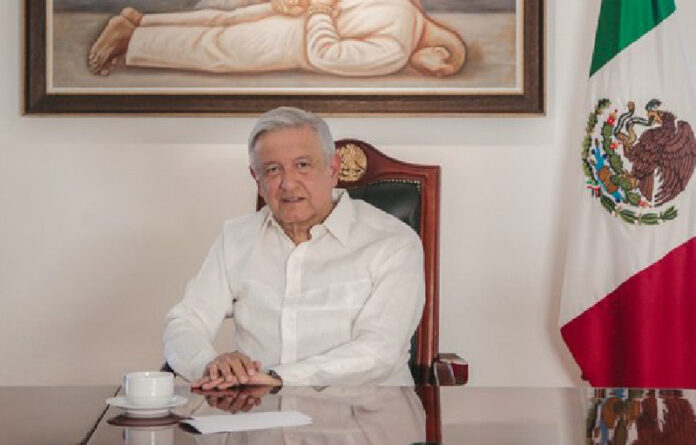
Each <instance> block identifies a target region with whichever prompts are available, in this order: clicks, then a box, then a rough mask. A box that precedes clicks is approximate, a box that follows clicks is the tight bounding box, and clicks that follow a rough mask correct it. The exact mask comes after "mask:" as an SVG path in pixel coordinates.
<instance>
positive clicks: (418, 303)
mask: <svg viewBox="0 0 696 445" xmlns="http://www.w3.org/2000/svg"><path fill="white" fill-rule="evenodd" d="M249 160H250V170H251V175H252V176H253V178H254V180H255V181H256V184H257V186H258V192H259V194H260V195H261V196H262V197H263V198H264V200H265V201H266V204H267V205H266V206H265V207H264V208H262V209H261V210H260V211H258V212H256V213H254V214H250V215H246V216H242V217H239V218H234V219H232V220H229V221H227V222H226V223H225V225H224V228H223V231H222V234H221V235H220V236H219V238H218V239H217V240H216V242H215V244H214V245H213V247H212V249H211V251H210V253H209V254H208V257H207V258H206V260H205V262H204V263H203V266H202V268H201V270H200V272H199V273H198V275H197V276H196V277H195V278H193V279H192V280H191V282H190V283H189V285H188V286H187V289H186V294H185V297H184V299H183V301H182V302H181V303H179V304H178V305H177V306H175V307H174V308H173V309H172V310H171V311H170V313H169V314H168V315H167V319H166V326H165V332H164V350H165V356H166V358H167V361H168V362H169V364H170V365H171V366H172V367H173V369H174V370H176V371H177V372H178V373H179V374H181V375H183V376H184V377H186V378H187V379H189V380H191V381H192V385H193V387H200V388H202V389H212V388H219V389H225V388H228V387H232V386H235V385H239V384H247V385H249V384H251V385H254V384H258V385H280V384H285V385H410V384H413V380H412V378H411V374H410V371H409V368H408V359H409V346H410V339H411V336H412V335H413V332H414V331H415V328H416V327H417V325H418V321H419V320H420V316H421V312H422V308H423V303H424V278H423V252H422V245H421V242H420V239H419V237H418V235H417V234H416V233H415V232H414V231H413V230H412V229H411V228H410V227H409V226H407V225H406V224H404V223H402V222H401V221H399V220H398V219H396V218H394V217H393V216H391V215H388V214H386V213H384V212H382V211H381V210H379V209H377V208H375V207H373V206H371V205H369V204H367V203H365V202H363V201H359V200H353V199H351V198H350V197H349V196H348V193H347V192H345V191H343V190H338V189H337V190H334V187H335V186H336V184H337V182H338V171H339V166H340V159H339V157H338V155H337V154H336V153H335V151H334V142H333V139H332V137H331V133H330V131H329V128H328V126H327V125H326V123H325V122H324V121H323V120H322V119H320V118H318V117H317V116H315V115H313V114H311V113H308V112H306V111H303V110H299V109H296V108H289V107H281V108H278V109H275V110H272V111H269V112H267V113H266V114H264V115H262V116H261V117H260V118H259V120H258V121H257V123H256V125H255V127H254V129H253V130H252V132H251V135H250V137H249ZM226 317H231V318H233V319H234V325H235V341H236V345H237V348H238V350H237V351H234V352H230V353H224V354H218V353H217V352H216V351H215V350H214V348H213V346H212V344H211V342H212V340H213V339H214V337H215V335H216V333H217V331H218V329H219V327H220V324H221V323H222V321H223V319H224V318H226Z"/></svg>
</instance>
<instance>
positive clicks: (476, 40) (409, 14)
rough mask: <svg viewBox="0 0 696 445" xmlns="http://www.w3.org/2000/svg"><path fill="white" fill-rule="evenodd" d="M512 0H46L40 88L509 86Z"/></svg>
mask: <svg viewBox="0 0 696 445" xmlns="http://www.w3.org/2000/svg"><path fill="white" fill-rule="evenodd" d="M520 4H521V0H195V1H194V0H130V1H129V0H100V1H98V2H97V1H89V0H49V1H48V7H47V8H48V10H47V13H48V21H49V23H50V26H49V27H48V29H49V34H50V38H49V45H48V48H49V53H48V57H49V58H50V60H51V62H52V63H51V64H49V70H48V76H47V77H48V79H47V80H48V82H47V83H48V91H49V92H55V93H79V92H102V91H106V92H108V91H110V90H113V91H127V90H134V91H143V90H145V91H157V92H162V91H166V90H172V91H174V92H177V91H206V92H217V91H219V92H222V93H231V92H233V93H235V94H239V93H242V94H244V93H245V92H248V93H249V94H259V93H263V92H265V91H267V92H281V93H283V94H292V93H293V92H297V93H298V94H301V93H306V92H310V93H312V94H321V92H322V91H326V92H331V93H335V92H340V93H341V94H351V93H356V94H364V93H366V92H371V91H374V92H384V93H389V92H390V91H394V92H398V93H404V92H411V93H413V92H416V93H417V92H425V93H432V92H439V91H443V92H445V93H447V92H458V93H464V94H467V93H469V92H470V93H471V94H477V93H481V92H486V93H496V92H502V93H512V92H518V91H520V89H521V74H520V73H521V69H520V60H521V54H520V51H521V49H520V48H521V39H522V37H521V35H522V34H521V28H522V22H521V17H520V15H521V12H520V11H521V7H520Z"/></svg>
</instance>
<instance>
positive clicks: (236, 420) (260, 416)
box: [181, 411, 312, 434]
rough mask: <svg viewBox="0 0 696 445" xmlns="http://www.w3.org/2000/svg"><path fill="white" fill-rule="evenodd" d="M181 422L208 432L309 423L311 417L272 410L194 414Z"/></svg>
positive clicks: (259, 428)
mask: <svg viewBox="0 0 696 445" xmlns="http://www.w3.org/2000/svg"><path fill="white" fill-rule="evenodd" d="M181 423H185V424H187V425H190V426H192V427H193V428H195V429H196V430H197V431H198V432H200V433H201V434H209V433H223V432H234V431H251V430H263V429H268V428H282V427H288V426H301V425H310V424H311V423H312V418H311V417H309V416H307V415H306V414H302V413H300V412H297V411H273V412H261V413H244V414H216V415H211V416H195V417H191V418H189V419H184V420H182V421H181Z"/></svg>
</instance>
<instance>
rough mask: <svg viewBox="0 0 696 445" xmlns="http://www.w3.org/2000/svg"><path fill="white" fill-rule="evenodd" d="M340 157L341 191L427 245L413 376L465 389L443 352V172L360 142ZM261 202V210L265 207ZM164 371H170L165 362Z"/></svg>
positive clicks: (342, 146)
mask: <svg viewBox="0 0 696 445" xmlns="http://www.w3.org/2000/svg"><path fill="white" fill-rule="evenodd" d="M336 150H337V152H338V153H339V155H340V156H341V169H340V172H339V183H338V187H340V188H344V189H346V190H347V191H348V193H349V194H350V196H351V197H352V198H356V199H362V200H364V201H366V202H368V203H370V204H372V205H374V206H375V207H378V208H380V209H382V210H384V211H385V212H387V213H390V214H392V215H394V216H396V217H397V218H399V219H400V220H402V221H403V222H405V223H406V224H408V225H409V226H411V227H412V228H413V229H414V230H415V231H416V232H417V233H418V234H419V235H420V238H421V240H422V241H423V252H424V258H425V306H424V308H423V316H422V318H421V321H420V324H419V325H418V329H417V330H416V333H415V334H414V335H413V338H412V340H411V359H410V367H411V373H412V374H413V378H414V380H415V382H416V384H421V385H438V386H453V385H463V384H465V383H466V382H467V380H468V378H469V367H468V364H467V363H466V362H465V361H464V360H462V359H461V358H460V357H458V356H456V355H455V354H447V353H444V354H443V353H440V352H439V348H438V321H439V318H438V295H439V294H438V292H439V288H438V284H439V269H438V260H439V246H438V243H439V226H440V167H439V166H430V165H418V164H409V163H406V162H401V161H398V160H396V159H393V158H390V157H389V156H387V155H385V154H384V153H382V152H380V151H379V150H377V149H376V148H374V147H373V146H372V145H370V144H368V143H367V142H364V141H360V140H358V139H341V140H339V141H336ZM263 205H264V202H263V199H262V198H261V197H260V196H259V197H258V199H257V209H260V208H261V207H263ZM163 369H167V370H171V368H169V366H168V365H167V364H166V363H165V365H164V367H163Z"/></svg>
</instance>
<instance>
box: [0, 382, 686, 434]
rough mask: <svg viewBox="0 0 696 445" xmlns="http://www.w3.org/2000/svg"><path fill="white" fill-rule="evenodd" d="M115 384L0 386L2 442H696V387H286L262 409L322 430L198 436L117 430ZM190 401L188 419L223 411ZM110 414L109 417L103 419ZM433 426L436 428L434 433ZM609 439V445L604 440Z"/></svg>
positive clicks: (176, 430)
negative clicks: (295, 416) (307, 420)
mask: <svg viewBox="0 0 696 445" xmlns="http://www.w3.org/2000/svg"><path fill="white" fill-rule="evenodd" d="M114 390H115V387H77V388H74V387H73V388H69V387H64V388H55V387H44V388H26V387H25V388H0V443H1V444H3V445H4V444H8V445H10V444H11V445H43V444H46V445H49V444H50V445H62V444H82V443H86V444H88V445H106V444H108V445H120V444H126V445H142V444H147V445H187V444H191V445H193V444H196V445H208V444H211V445H212V444H215V445H233V444H245V445H253V444H264V445H274V444H283V445H293V444H298V445H299V444H306V443H322V444H328V445H338V444H372V445H392V444H393V445H408V444H412V443H418V442H424V441H425V439H426V435H427V439H429V440H431V441H437V442H439V443H444V444H446V445H466V444H482V445H498V444H500V445H503V444H506V445H507V444H534V445H546V444H549V445H586V444H595V443H596V444H600V443H602V440H603V439H606V440H616V441H620V440H618V439H620V438H621V437H625V438H626V441H625V442H624V443H627V444H633V442H635V440H636V439H637V438H642V439H644V441H643V442H641V443H655V444H662V443H664V444H670V445H687V444H689V445H690V444H695V443H696V418H695V416H694V410H693V406H694V402H696V391H678V390H666V391H664V390H663V391H646V390H632V391H627V390H593V389H591V388H470V387H442V388H438V387H418V388H416V391H417V392H416V391H414V390H413V389H410V388H335V387H328V388H323V389H318V388H284V389H283V390H282V391H281V392H280V393H278V394H275V395H271V394H269V395H267V396H265V397H264V398H263V399H262V400H261V403H260V405H259V406H255V407H254V408H253V409H252V411H259V410H269V411H275V410H297V411H301V412H303V413H305V414H308V415H309V416H310V417H312V419H313V424H312V425H311V426H306V427H296V428H279V429H270V430H262V431H254V432H244V433H229V434H218V435H207V436H202V435H197V434H192V433H190V432H186V431H184V430H183V429H181V428H180V427H179V426H178V425H169V426H160V427H136V426H116V425H113V424H110V423H109V422H110V421H113V420H114V419H117V418H118V417H117V416H118V415H119V414H120V410H118V409H115V408H109V409H108V410H106V411H104V407H105V405H104V400H105V399H106V398H107V397H110V396H112V395H113V393H114ZM177 392H178V393H179V394H181V395H184V396H186V397H188V398H189V403H188V404H187V405H186V406H184V407H182V408H180V409H178V410H177V412H178V413H179V414H180V415H190V414H194V415H195V414H212V413H217V414H219V413H221V412H222V411H220V410H219V409H217V408H213V407H211V406H209V404H208V402H207V400H206V398H205V397H204V396H202V395H199V394H190V392H189V391H188V389H187V388H186V387H179V388H177ZM102 414H103V416H102ZM426 426H427V427H426ZM605 443H607V442H605Z"/></svg>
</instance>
